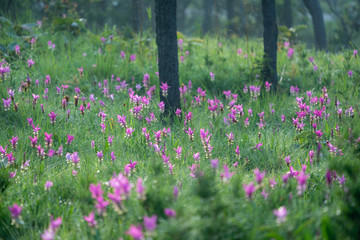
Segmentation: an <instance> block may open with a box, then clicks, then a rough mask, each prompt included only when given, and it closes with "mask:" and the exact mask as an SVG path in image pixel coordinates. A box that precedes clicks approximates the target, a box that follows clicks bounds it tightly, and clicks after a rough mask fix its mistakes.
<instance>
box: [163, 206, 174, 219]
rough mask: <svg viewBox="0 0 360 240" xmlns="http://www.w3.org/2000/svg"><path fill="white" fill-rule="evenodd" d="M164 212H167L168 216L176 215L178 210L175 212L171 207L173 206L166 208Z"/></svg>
mask: <svg viewBox="0 0 360 240" xmlns="http://www.w3.org/2000/svg"><path fill="white" fill-rule="evenodd" d="M164 212H165V215H166V216H167V217H168V218H173V217H176V212H175V210H173V209H171V208H165V210H164Z"/></svg>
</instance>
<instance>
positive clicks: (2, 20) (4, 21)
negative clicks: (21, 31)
mask: <svg viewBox="0 0 360 240" xmlns="http://www.w3.org/2000/svg"><path fill="white" fill-rule="evenodd" d="M0 23H1V25H8V26H11V27H12V26H14V24H13V23H12V22H11V21H10V20H9V19H7V18H6V17H0Z"/></svg>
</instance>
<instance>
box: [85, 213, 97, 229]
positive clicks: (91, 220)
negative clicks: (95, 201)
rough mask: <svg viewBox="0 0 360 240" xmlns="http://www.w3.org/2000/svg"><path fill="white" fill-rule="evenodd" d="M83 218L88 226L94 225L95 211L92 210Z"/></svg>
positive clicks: (95, 223)
mask: <svg viewBox="0 0 360 240" xmlns="http://www.w3.org/2000/svg"><path fill="white" fill-rule="evenodd" d="M84 220H85V221H86V222H87V223H88V224H89V227H96V225H97V221H96V220H95V212H94V211H92V212H91V213H90V214H89V216H84Z"/></svg>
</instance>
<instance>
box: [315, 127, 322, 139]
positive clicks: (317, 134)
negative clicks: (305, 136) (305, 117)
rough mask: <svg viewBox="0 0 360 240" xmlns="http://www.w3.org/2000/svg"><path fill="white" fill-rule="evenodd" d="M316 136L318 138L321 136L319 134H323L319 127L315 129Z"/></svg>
mask: <svg viewBox="0 0 360 240" xmlns="http://www.w3.org/2000/svg"><path fill="white" fill-rule="evenodd" d="M315 134H316V137H317V138H318V139H319V138H321V136H322V135H323V134H324V133H323V132H321V129H320V130H318V131H315Z"/></svg>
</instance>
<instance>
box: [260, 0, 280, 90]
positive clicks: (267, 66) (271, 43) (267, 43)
mask: <svg viewBox="0 0 360 240" xmlns="http://www.w3.org/2000/svg"><path fill="white" fill-rule="evenodd" d="M261 8H262V15H263V26H264V60H263V67H262V71H261V73H262V78H263V80H264V81H268V82H270V83H272V87H273V89H274V90H276V88H277V81H278V80H277V71H276V58H277V39H278V27H277V22H276V8H275V0H261Z"/></svg>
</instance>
